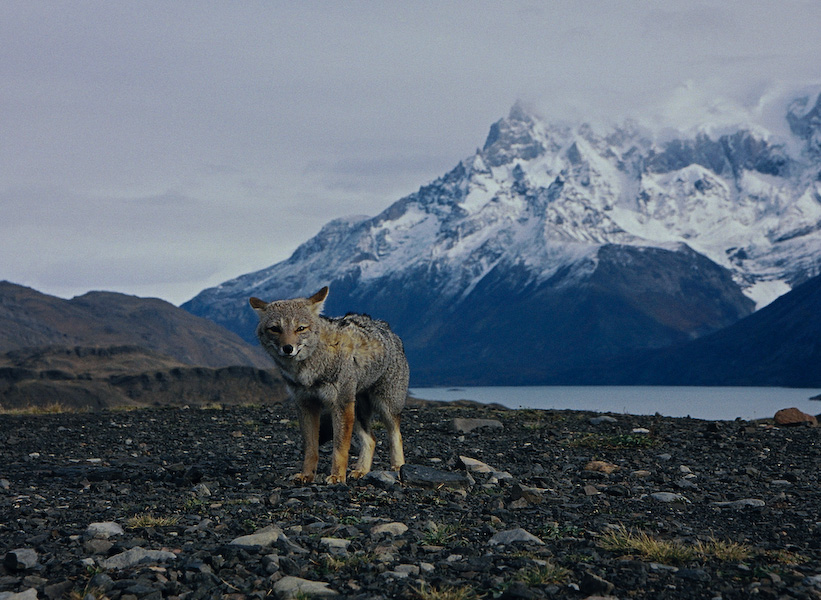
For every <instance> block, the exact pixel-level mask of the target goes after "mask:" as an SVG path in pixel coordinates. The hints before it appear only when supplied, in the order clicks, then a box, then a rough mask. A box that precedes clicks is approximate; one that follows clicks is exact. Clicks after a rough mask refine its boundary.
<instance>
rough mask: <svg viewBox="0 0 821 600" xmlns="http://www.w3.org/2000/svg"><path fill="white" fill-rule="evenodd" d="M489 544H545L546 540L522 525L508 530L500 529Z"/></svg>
mask: <svg viewBox="0 0 821 600" xmlns="http://www.w3.org/2000/svg"><path fill="white" fill-rule="evenodd" d="M488 544H490V545H491V546H502V545H504V546H507V545H510V544H538V545H540V546H543V545H544V542H543V541H542V540H540V539H539V538H537V537H536V536H535V535H533V534H532V533H530V532H529V531H526V530H524V529H522V528H521V527H516V528H515V529H508V530H507V531H500V532H499V533H496V534H494V535H493V537H491V538H490V541H489V542H488Z"/></svg>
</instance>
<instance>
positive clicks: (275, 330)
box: [268, 325, 282, 333]
mask: <svg viewBox="0 0 821 600" xmlns="http://www.w3.org/2000/svg"><path fill="white" fill-rule="evenodd" d="M268 331H270V332H271V333H282V327H280V326H279V325H269V326H268Z"/></svg>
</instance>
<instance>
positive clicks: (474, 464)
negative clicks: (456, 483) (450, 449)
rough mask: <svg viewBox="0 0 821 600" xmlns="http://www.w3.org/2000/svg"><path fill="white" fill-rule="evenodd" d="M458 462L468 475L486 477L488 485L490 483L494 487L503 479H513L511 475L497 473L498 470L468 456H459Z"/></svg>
mask: <svg viewBox="0 0 821 600" xmlns="http://www.w3.org/2000/svg"><path fill="white" fill-rule="evenodd" d="M459 461H460V462H461V463H462V465H463V466H464V467H465V470H466V471H467V472H468V473H476V474H479V475H488V476H489V477H488V479H487V482H488V483H492V484H494V485H495V484H498V483H499V481H501V480H503V479H505V480H507V479H513V475H511V474H510V473H508V472H507V471H499V470H498V469H495V468H494V467H491V466H490V465H488V464H486V463H483V462H482V461H481V460H477V459H475V458H471V457H469V456H460V457H459Z"/></svg>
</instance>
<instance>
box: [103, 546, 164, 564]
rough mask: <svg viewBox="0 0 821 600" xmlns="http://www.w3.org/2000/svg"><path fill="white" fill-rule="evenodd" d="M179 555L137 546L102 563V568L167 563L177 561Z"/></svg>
mask: <svg viewBox="0 0 821 600" xmlns="http://www.w3.org/2000/svg"><path fill="white" fill-rule="evenodd" d="M176 559H177V555H176V554H174V553H173V552H166V551H165V550H146V549H145V548H141V547H140V546H135V547H134V548H131V549H129V550H126V551H125V552H120V553H119V554H115V555H114V556H112V557H111V558H107V559H105V560H101V561H100V566H101V567H102V568H104V569H128V568H130V567H136V566H137V565H144V564H151V563H166V562H169V561H172V560H176Z"/></svg>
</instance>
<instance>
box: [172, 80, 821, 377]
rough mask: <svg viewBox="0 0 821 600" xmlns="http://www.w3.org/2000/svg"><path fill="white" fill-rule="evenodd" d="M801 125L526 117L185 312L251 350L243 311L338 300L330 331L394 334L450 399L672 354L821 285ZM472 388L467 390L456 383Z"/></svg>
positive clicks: (818, 144) (798, 121)
mask: <svg viewBox="0 0 821 600" xmlns="http://www.w3.org/2000/svg"><path fill="white" fill-rule="evenodd" d="M787 120H788V123H789V126H790V129H791V131H792V132H793V134H794V136H795V138H796V139H797V140H799V141H800V144H801V150H800V152H797V153H796V152H788V150H787V146H786V145H785V144H784V143H778V142H777V141H775V140H774V139H771V136H769V135H768V134H767V132H764V131H761V130H760V129H755V128H739V129H736V130H734V131H730V132H725V133H722V134H720V135H718V134H711V133H709V132H707V131H706V130H705V131H704V132H700V133H697V134H696V135H694V136H690V137H682V138H676V139H670V140H668V141H665V142H661V141H659V140H657V139H654V138H653V136H652V135H651V134H650V133H649V132H647V131H645V130H643V129H642V128H641V127H639V126H638V125H637V124H635V123H631V122H628V123H625V124H623V125H621V126H619V127H610V128H607V129H601V130H600V129H596V128H594V127H591V126H589V125H579V126H567V125H555V124H550V123H548V122H546V121H544V120H541V119H539V118H538V117H536V116H534V115H533V114H532V113H531V112H528V111H527V110H525V109H524V108H523V106H521V105H520V104H517V105H516V106H514V107H513V109H512V110H511V112H510V115H509V116H508V117H507V118H506V119H502V120H500V121H498V122H497V123H494V124H493V125H492V126H491V128H490V133H489V135H488V137H487V140H486V142H485V144H484V146H483V147H482V149H480V150H477V151H476V153H475V154H473V155H472V156H470V157H469V158H467V159H465V160H463V161H461V162H460V163H459V164H458V165H457V166H456V167H455V168H454V169H453V170H452V171H450V172H449V173H447V174H446V175H444V176H443V177H441V178H439V179H437V180H436V181H434V182H432V183H431V184H429V185H426V186H423V187H422V188H420V189H419V191H418V192H416V193H414V194H411V195H410V196H407V197H405V198H403V199H401V200H399V201H397V202H396V203H394V204H393V205H391V206H390V207H388V208H387V209H386V210H385V211H384V212H382V213H381V214H379V215H377V216H375V217H351V218H346V219H338V220H335V221H332V222H330V223H328V224H327V225H326V226H325V227H324V228H323V229H322V230H321V231H320V233H319V234H318V235H316V236H315V237H314V238H312V239H311V240H309V241H307V242H306V243H305V244H303V245H302V246H300V247H299V248H298V249H297V250H296V252H294V254H293V255H292V256H291V257H290V258H289V259H288V260H286V261H283V262H281V263H279V264H276V265H274V266H272V267H270V268H267V269H264V270H262V271H259V272H256V273H251V274H248V275H244V276H241V277H238V278H237V279H234V280H231V281H228V282H226V283H224V284H222V285H220V286H218V287H216V288H213V289H209V290H205V291H204V292H202V293H201V294H200V295H198V296H197V297H196V298H194V299H193V300H191V301H190V302H188V303H186V304H185V305H183V308H186V309H188V310H190V311H191V312H194V313H195V314H198V315H202V316H206V317H209V318H211V319H213V320H215V321H217V322H218V323H220V324H222V325H225V326H227V327H228V328H229V329H232V330H234V331H236V332H237V333H239V334H240V335H242V336H243V337H245V338H246V339H252V338H253V331H254V326H255V323H254V320H255V316H254V315H253V312H252V311H251V310H250V309H248V308H247V298H248V296H251V295H255V296H259V297H262V298H266V299H275V298H284V297H293V296H299V295H305V294H310V293H311V292H313V291H316V289H319V287H321V286H322V285H325V284H330V285H331V296H330V299H329V301H328V304H327V305H326V307H327V311H328V312H329V314H335V313H336V311H342V310H355V311H358V312H370V313H371V314H374V315H375V316H379V317H382V318H385V319H387V320H389V321H390V322H391V323H392V324H393V325H394V328H395V329H397V331H399V333H400V334H401V335H403V337H404V338H405V341H406V346H407V347H408V354H409V356H410V357H411V367H412V370H413V369H414V367H416V372H417V373H421V374H423V375H422V377H421V379H422V380H426V381H437V382H439V381H444V380H450V381H478V380H481V381H483V382H486V383H487V382H492V383H501V382H517V383H522V382H531V381H534V382H535V381H536V380H539V381H549V380H550V378H549V377H545V376H542V375H544V374H545V373H553V372H559V371H560V370H561V369H562V368H565V367H568V368H569V367H572V366H574V365H576V364H579V362H580V361H589V360H595V359H596V358H597V357H604V356H612V355H615V354H619V353H622V352H626V351H629V350H632V349H637V348H644V347H660V346H664V345H667V344H672V343H675V342H677V341H681V340H682V339H687V338H690V337H693V336H696V335H700V334H702V333H705V332H707V331H711V330H715V329H717V328H720V327H723V326H726V325H729V324H730V323H732V322H734V321H736V320H738V319H739V318H741V317H743V316H745V315H746V314H748V313H749V312H750V311H751V310H752V309H753V305H754V303H755V304H757V305H759V306H763V305H765V304H767V303H768V302H770V301H771V300H773V299H774V298H776V297H777V296H779V295H781V294H783V293H785V292H787V291H788V290H789V289H790V288H791V287H792V286H794V285H796V284H798V283H801V282H802V281H805V280H806V279H808V278H809V277H811V276H814V275H816V274H818V273H819V272H821V96H819V99H818V101H817V102H816V103H815V104H812V103H810V102H808V101H805V102H803V103H802V102H801V101H797V102H795V103H793V105H792V106H791V107H790V112H789V113H788V115H787ZM742 294H743V295H742ZM414 363H416V364H414ZM459 368H461V370H462V373H463V374H467V373H468V372H469V373H470V375H465V376H464V377H459V376H456V377H448V376H446V373H452V372H453V371H454V369H459ZM511 370H515V372H516V373H517V374H518V375H514V374H513V372H512V371H511ZM522 374H524V376H521V375H522Z"/></svg>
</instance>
